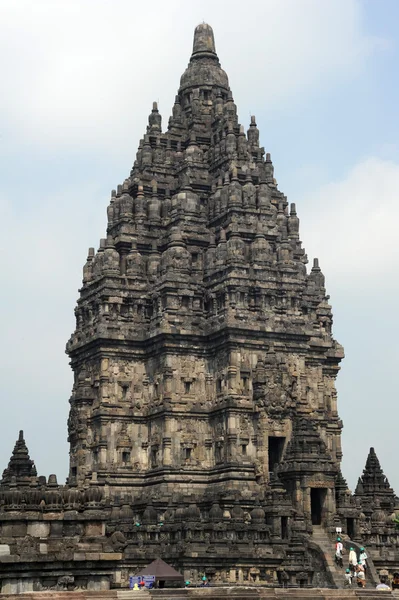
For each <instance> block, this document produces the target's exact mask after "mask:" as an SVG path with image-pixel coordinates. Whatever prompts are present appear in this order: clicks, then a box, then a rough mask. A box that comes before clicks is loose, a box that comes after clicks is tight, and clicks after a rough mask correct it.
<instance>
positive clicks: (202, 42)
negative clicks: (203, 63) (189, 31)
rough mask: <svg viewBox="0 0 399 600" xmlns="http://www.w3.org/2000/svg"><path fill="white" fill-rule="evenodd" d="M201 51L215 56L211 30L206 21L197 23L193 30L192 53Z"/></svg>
mask: <svg viewBox="0 0 399 600" xmlns="http://www.w3.org/2000/svg"><path fill="white" fill-rule="evenodd" d="M203 52H206V53H207V54H214V55H215V56H216V49H215V39H214V37H213V30H212V27H211V26H210V25H208V24H207V23H201V24H200V25H197V27H196V28H195V31H194V42H193V55H194V54H198V53H203Z"/></svg>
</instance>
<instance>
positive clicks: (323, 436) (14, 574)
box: [0, 24, 399, 593]
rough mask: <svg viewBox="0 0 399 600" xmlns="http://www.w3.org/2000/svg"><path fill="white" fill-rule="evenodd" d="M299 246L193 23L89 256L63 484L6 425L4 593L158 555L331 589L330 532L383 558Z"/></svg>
mask: <svg viewBox="0 0 399 600" xmlns="http://www.w3.org/2000/svg"><path fill="white" fill-rule="evenodd" d="M307 262H308V260H307V256H306V253H305V250H304V248H303V247H302V243H301V241H300V237H299V219H298V215H297V211H296V207H295V204H288V202H287V198H286V196H285V195H284V194H283V193H282V192H281V191H280V190H279V188H278V186H277V181H276V178H275V174H274V167H273V163H272V160H271V157H270V154H268V153H265V150H264V148H263V147H262V146H261V145H260V141H259V130H258V128H257V125H256V119H255V117H251V122H250V124H249V129H248V130H247V131H245V130H244V127H243V126H242V125H240V123H239V122H238V118H237V107H236V105H235V103H234V100H233V95H232V92H231V90H230V87H229V82H228V78H227V75H226V73H225V72H224V71H223V69H222V68H221V66H220V63H219V59H218V56H217V54H216V50H215V43H214V37H213V31H212V29H211V27H210V26H209V25H206V24H201V25H199V26H198V27H197V28H196V30H195V33H194V45H193V53H192V55H191V58H190V62H189V64H188V67H187V69H186V71H185V72H184V73H183V75H182V77H181V80H180V87H179V90H178V93H177V96H176V99H175V103H174V105H173V109H172V116H171V117H170V118H169V121H168V124H167V127H166V130H163V129H162V118H161V115H160V113H159V111H158V106H157V104H156V103H154V104H153V107H152V110H151V113H150V116H149V119H148V126H147V131H146V132H145V134H144V136H143V139H142V140H140V143H139V148H138V152H137V157H136V160H135V161H134V164H133V167H132V170H131V172H130V175H129V177H128V178H127V179H125V181H124V182H123V183H122V184H121V185H119V186H118V187H117V190H114V191H113V192H112V194H111V199H110V203H109V206H108V226H107V231H106V237H105V238H104V239H101V240H100V244H99V248H98V250H97V251H95V249H94V248H89V252H88V257H87V262H86V264H85V266H84V268H83V286H82V288H81V290H80V297H79V300H78V302H77V307H76V309H75V314H76V329H75V332H74V333H73V334H72V336H71V338H70V340H69V341H68V344H67V353H68V355H69V357H70V360H71V366H72V369H73V372H74V385H73V390H72V395H71V399H70V414H69V419H68V435H69V442H70V470H69V476H68V479H67V482H66V485H59V484H58V482H57V478H56V476H55V475H50V476H49V478H48V479H46V478H45V477H42V476H38V474H37V472H36V468H35V465H34V463H33V461H32V460H31V459H30V457H29V453H28V449H27V446H26V444H25V441H24V436H23V433H22V432H20V435H19V438H18V440H17V442H16V445H15V448H14V451H13V454H12V456H11V459H10V462H9V464H8V467H7V468H6V469H5V471H4V473H3V478H2V480H1V483H0V563H1V564H0V566H1V568H0V583H1V591H2V592H3V593H18V592H22V591H32V590H33V591H34V590H46V589H59V590H63V589H65V590H73V589H89V590H101V589H103V590H105V589H109V588H118V587H127V585H128V579H129V575H131V574H132V573H134V572H136V571H138V569H140V568H141V567H143V566H145V565H147V564H148V563H149V562H151V561H152V560H154V559H155V558H157V557H160V558H162V559H164V560H165V561H167V562H168V563H170V564H171V565H173V566H174V567H175V568H176V569H177V570H178V571H180V572H181V573H183V574H184V577H185V579H187V580H190V581H192V582H195V581H200V580H201V578H202V577H206V578H207V579H208V580H210V581H211V583H213V584H218V583H220V584H222V583H225V584H227V583H228V584H232V583H247V584H248V583H251V584H252V583H254V584H259V585H265V586H267V585H268V586H270V587H278V586H279V585H284V586H287V587H296V586H298V587H299V586H302V587H303V586H309V587H312V586H325V587H328V586H334V585H337V580H336V578H334V572H333V569H332V567H331V566H329V565H328V564H327V563H326V561H325V557H324V554H323V551H322V546H323V544H322V542H323V540H324V541H325V543H326V544H331V548H333V534H334V532H335V529H336V527H341V528H342V532H343V537H344V538H345V539H351V540H353V541H354V542H355V543H358V544H364V545H366V546H367V550H368V553H369V555H370V558H371V559H372V561H373V563H374V566H375V568H376V569H377V571H378V570H381V569H387V570H388V571H389V572H391V573H392V572H393V571H394V570H398V571H399V552H398V545H399V535H398V531H397V530H396V528H395V522H394V520H393V519H394V517H395V508H396V507H397V504H398V500H397V498H396V497H395V494H394V492H393V490H392V489H391V488H390V485H389V483H388V481H387V478H386V477H385V475H384V473H383V471H382V469H381V467H380V464H379V461H378V458H377V456H376V454H375V452H374V449H371V450H370V454H369V457H368V459H367V463H366V467H365V470H364V472H363V475H362V477H361V478H360V479H359V482H358V485H357V488H356V491H355V494H354V495H352V494H351V492H350V491H349V490H348V486H347V484H346V481H345V480H344V478H343V476H342V474H341V471H340V462H341V459H342V451H341V431H342V422H341V420H340V418H339V415H338V412H337V394H336V389H335V378H336V376H337V373H338V371H339V365H340V361H341V360H342V358H343V356H344V353H343V349H342V347H341V346H340V344H339V343H338V342H336V341H335V339H334V338H333V337H332V331H331V328H332V313H331V306H330V305H329V302H328V300H329V296H328V295H326V289H325V282H324V275H323V273H322V271H321V269H320V266H319V262H318V260H317V258H315V259H314V260H313V264H312V267H311V268H310V270H308V269H307V267H306V265H307ZM315 532H318V533H317V535H318V537H317V536H315ZM320 540H321V541H320Z"/></svg>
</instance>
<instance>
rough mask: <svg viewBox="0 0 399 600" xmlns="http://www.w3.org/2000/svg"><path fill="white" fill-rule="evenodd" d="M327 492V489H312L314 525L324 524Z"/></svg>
mask: <svg viewBox="0 0 399 600" xmlns="http://www.w3.org/2000/svg"><path fill="white" fill-rule="evenodd" d="M326 492H327V490H326V489H325V488H311V489H310V512H311V515H312V525H321V524H322V522H323V508H324V501H325V498H326Z"/></svg>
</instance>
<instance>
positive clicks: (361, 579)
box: [356, 561, 366, 588]
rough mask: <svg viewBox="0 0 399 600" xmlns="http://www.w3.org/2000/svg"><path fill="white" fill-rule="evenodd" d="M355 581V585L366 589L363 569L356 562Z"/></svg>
mask: <svg viewBox="0 0 399 600" xmlns="http://www.w3.org/2000/svg"><path fill="white" fill-rule="evenodd" d="M356 579H357V585H358V586H359V587H362V588H365V587H366V576H365V574H364V569H363V567H362V565H361V563H360V561H359V562H358V564H357V566H356Z"/></svg>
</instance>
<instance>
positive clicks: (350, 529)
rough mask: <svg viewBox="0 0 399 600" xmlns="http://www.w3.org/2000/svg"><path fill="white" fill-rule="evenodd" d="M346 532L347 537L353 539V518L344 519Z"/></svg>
mask: <svg viewBox="0 0 399 600" xmlns="http://www.w3.org/2000/svg"><path fill="white" fill-rule="evenodd" d="M346 533H347V534H348V537H349V539H350V540H353V538H354V537H355V519H353V518H348V519H346Z"/></svg>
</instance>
